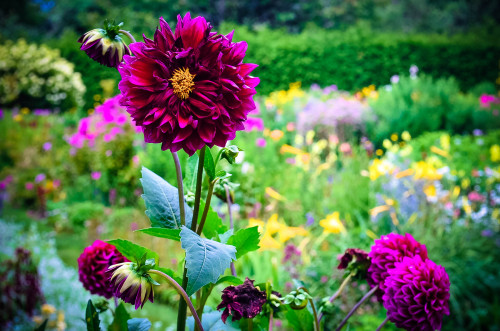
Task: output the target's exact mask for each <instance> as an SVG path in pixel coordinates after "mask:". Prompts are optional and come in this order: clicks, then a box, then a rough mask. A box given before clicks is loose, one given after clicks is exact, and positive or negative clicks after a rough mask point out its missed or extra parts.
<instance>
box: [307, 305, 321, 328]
mask: <svg viewBox="0 0 500 331" xmlns="http://www.w3.org/2000/svg"><path fill="white" fill-rule="evenodd" d="M309 303H310V304H311V308H312V311H313V317H314V330H315V331H320V329H319V320H318V312H317V311H316V307H315V306H314V301H313V300H312V299H309Z"/></svg>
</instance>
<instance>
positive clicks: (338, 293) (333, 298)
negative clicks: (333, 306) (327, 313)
mask: <svg viewBox="0 0 500 331" xmlns="http://www.w3.org/2000/svg"><path fill="white" fill-rule="evenodd" d="M351 278H352V274H349V276H347V277H346V278H345V279H344V281H343V282H342V284H340V287H339V289H338V290H337V292H335V294H333V295H332V296H331V297H330V299H329V300H328V301H330V302H333V301H335V299H337V297H338V296H339V295H340V294H341V293H342V291H343V290H344V288H345V287H346V285H347V283H349V281H350V280H351ZM322 318H323V313H320V314H319V320H320V321H321V319H322Z"/></svg>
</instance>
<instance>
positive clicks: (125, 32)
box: [118, 30, 136, 43]
mask: <svg viewBox="0 0 500 331" xmlns="http://www.w3.org/2000/svg"><path fill="white" fill-rule="evenodd" d="M118 32H120V33H123V34H124V35H126V36H127V37H128V38H129V39H130V40H132V42H133V43H135V42H136V41H135V38H134V36H132V34H131V33H130V32H128V31H125V30H119V31H118Z"/></svg>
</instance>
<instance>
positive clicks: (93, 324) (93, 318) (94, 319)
mask: <svg viewBox="0 0 500 331" xmlns="http://www.w3.org/2000/svg"><path fill="white" fill-rule="evenodd" d="M85 322H86V323H87V331H100V330H101V329H100V327H99V324H100V323H101V321H99V314H98V313H97V310H95V307H94V304H93V303H92V300H89V302H88V303H87V309H86V311H85Z"/></svg>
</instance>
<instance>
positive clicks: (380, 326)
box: [375, 317, 389, 331]
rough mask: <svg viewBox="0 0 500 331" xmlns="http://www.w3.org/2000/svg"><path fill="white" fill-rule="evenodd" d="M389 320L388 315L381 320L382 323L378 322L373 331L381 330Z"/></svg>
mask: <svg viewBox="0 0 500 331" xmlns="http://www.w3.org/2000/svg"><path fill="white" fill-rule="evenodd" d="M388 321H389V317H386V318H385V320H384V321H383V322H382V324H380V325H379V326H378V328H377V330H375V331H380V330H382V328H383V327H384V325H385V324H386V323H387V322H388Z"/></svg>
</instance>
